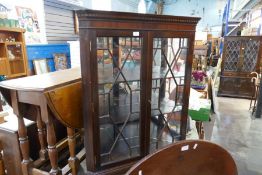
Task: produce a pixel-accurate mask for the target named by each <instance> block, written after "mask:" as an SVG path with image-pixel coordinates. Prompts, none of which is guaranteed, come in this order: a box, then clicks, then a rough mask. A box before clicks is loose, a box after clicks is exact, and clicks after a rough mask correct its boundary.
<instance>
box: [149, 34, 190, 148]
mask: <svg viewBox="0 0 262 175" xmlns="http://www.w3.org/2000/svg"><path fill="white" fill-rule="evenodd" d="M153 42H154V43H153V60H152V61H153V63H152V65H153V67H152V70H153V72H152V77H153V79H152V97H151V114H152V116H151V128H150V143H151V144H150V151H154V150H156V149H159V148H162V147H164V146H165V145H167V144H170V143H172V142H174V141H175V140H178V139H179V137H180V120H181V111H182V107H183V103H182V101H183V88H184V76H185V66H186V59H187V52H188V40H187V39H186V38H154V39H153Z"/></svg>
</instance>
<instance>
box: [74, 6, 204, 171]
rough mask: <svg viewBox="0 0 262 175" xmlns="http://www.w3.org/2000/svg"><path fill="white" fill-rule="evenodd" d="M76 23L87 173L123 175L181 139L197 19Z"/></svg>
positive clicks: (106, 16)
mask: <svg viewBox="0 0 262 175" xmlns="http://www.w3.org/2000/svg"><path fill="white" fill-rule="evenodd" d="M78 18H79V29H80V30H79V32H80V45H81V48H80V52H81V67H82V68H81V70H82V82H83V90H84V95H83V99H84V101H83V109H84V112H83V113H84V127H85V143H86V144H85V147H86V154H87V155H89V156H88V157H87V160H86V167H87V170H88V171H89V172H90V173H91V174H92V173H93V174H100V172H101V174H103V172H104V174H123V173H124V172H125V170H126V169H127V168H128V167H129V166H130V165H132V164H133V163H134V162H136V161H137V160H139V159H141V158H142V157H144V156H145V155H147V154H149V153H152V152H154V151H156V150H158V149H160V148H162V147H165V146H167V145H169V144H171V143H174V142H175V141H177V140H183V139H185V137H186V132H187V118H188V112H187V109H188V96H189V90H190V80H191V66H192V57H193V44H194V38H195V26H196V24H197V22H198V21H199V18H188V17H174V16H165V15H148V14H147V15H143V14H135V13H121V12H103V11H91V10H86V11H79V12H78ZM98 172H99V173H98Z"/></svg>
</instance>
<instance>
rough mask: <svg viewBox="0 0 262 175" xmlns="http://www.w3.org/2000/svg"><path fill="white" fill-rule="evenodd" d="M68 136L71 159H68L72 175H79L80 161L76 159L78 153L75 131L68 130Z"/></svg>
mask: <svg viewBox="0 0 262 175" xmlns="http://www.w3.org/2000/svg"><path fill="white" fill-rule="evenodd" d="M67 136H68V146H69V152H70V158H69V159H68V164H69V166H70V168H71V170H72V175H77V171H78V168H79V165H80V161H79V159H78V158H77V157H76V153H75V149H76V138H75V130H74V129H72V128H67Z"/></svg>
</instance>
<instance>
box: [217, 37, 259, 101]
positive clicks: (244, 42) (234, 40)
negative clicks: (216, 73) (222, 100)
mask: <svg viewBox="0 0 262 175" xmlns="http://www.w3.org/2000/svg"><path fill="white" fill-rule="evenodd" d="M261 47H262V37H261V36H228V37H225V39H224V48H223V56H222V65H221V75H220V85H219V90H218V96H229V97H240V98H252V97H253V94H254V91H255V87H254V84H253V82H252V81H251V78H252V77H253V76H254V74H253V75H252V74H251V72H257V73H260V65H261V52H262V48H261Z"/></svg>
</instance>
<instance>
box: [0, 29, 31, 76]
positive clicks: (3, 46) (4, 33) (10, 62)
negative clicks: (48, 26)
mask: <svg viewBox="0 0 262 175" xmlns="http://www.w3.org/2000/svg"><path fill="white" fill-rule="evenodd" d="M24 32H25V30H24V29H20V28H5V27H0V75H5V76H7V78H16V77H20V76H26V75H27V56H26V49H25V40H24Z"/></svg>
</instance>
